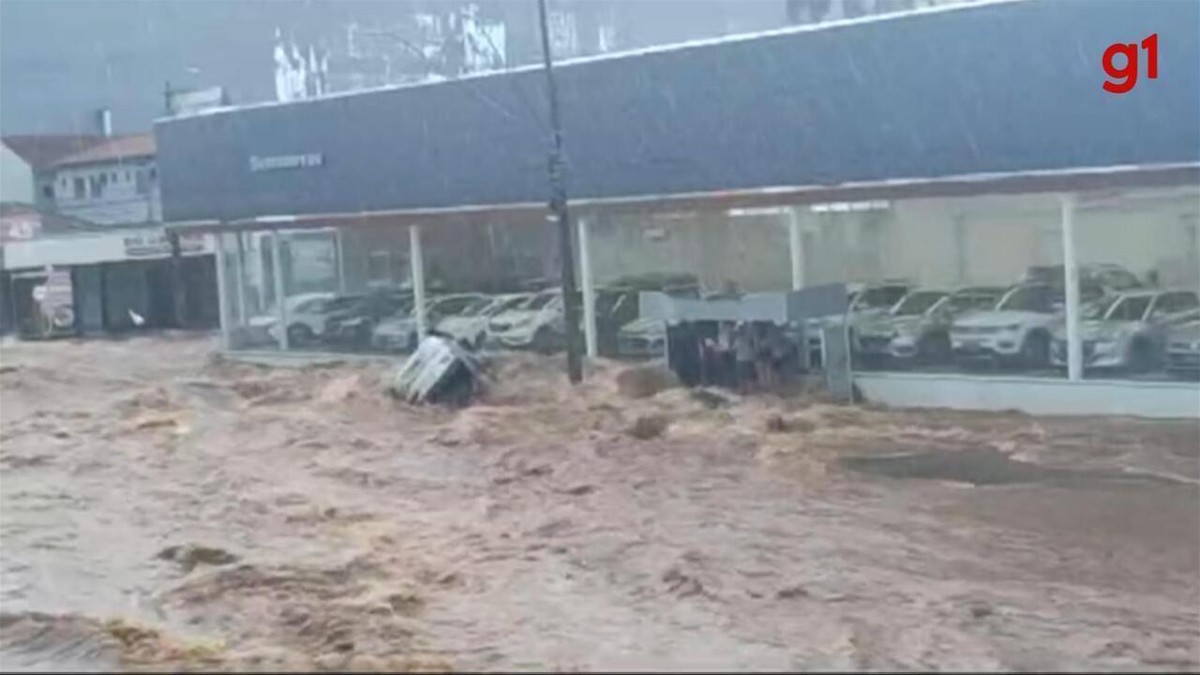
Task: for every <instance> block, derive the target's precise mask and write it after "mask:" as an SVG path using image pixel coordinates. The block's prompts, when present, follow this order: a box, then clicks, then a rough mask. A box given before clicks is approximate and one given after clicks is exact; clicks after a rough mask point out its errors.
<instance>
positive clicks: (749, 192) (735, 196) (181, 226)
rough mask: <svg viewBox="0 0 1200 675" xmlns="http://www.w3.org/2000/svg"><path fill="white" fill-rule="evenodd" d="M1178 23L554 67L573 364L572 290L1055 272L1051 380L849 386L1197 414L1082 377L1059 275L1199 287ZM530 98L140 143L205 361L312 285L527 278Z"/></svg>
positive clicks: (548, 231) (251, 111) (698, 49)
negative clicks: (570, 272)
mask: <svg viewBox="0 0 1200 675" xmlns="http://www.w3.org/2000/svg"><path fill="white" fill-rule="evenodd" d="M1196 25H1200V5H1197V4H1196V3H1183V2H1179V3H1144V2H1139V1H1138V0H1096V1H1094V2H1076V1H1062V2H1037V1H1021V0H1018V1H1003V2H994V3H984V4H978V5H969V6H964V7H949V8H940V9H932V10H921V11H914V12H908V13H903V14H896V15H890V16H880V17H870V18H866V19H856V20H849V21H841V22H833V23H829V24H823V25H817V26H801V27H794V28H787V29H781V30H777V31H772V32H769V33H759V34H753V35H745V36H734V37H729V38H723V39H719V40H710V41H700V42H695V43H687V44H681V45H671V46H665V47H661V48H653V49H648V50H643V51H639V52H633V53H625V54H614V55H606V56H601V57H594V58H586V59H577V60H573V61H568V62H564V63H562V64H559V65H558V66H557V67H556V73H555V74H556V78H557V81H558V92H559V96H560V100H561V109H562V122H563V128H564V143H565V150H566V157H567V167H568V190H569V193H570V204H571V209H572V215H573V220H574V223H575V232H574V234H575V242H574V243H575V246H576V250H577V255H576V258H577V260H578V262H579V275H578V276H579V279H580V285H581V286H582V288H583V290H584V301H585V302H584V305H585V317H586V320H585V328H589V329H590V330H588V333H589V334H590V335H591V339H589V347H591V348H593V349H594V344H595V339H594V333H595V329H594V327H593V326H594V312H592V311H591V305H592V303H591V298H592V291H593V289H594V288H595V287H597V286H602V285H604V284H605V283H606V282H608V281H610V280H612V279H615V278H618V277H626V276H629V275H632V274H640V273H647V272H687V273H693V274H695V275H696V276H697V277H698V278H699V279H700V280H701V282H702V283H703V284H704V285H705V286H706V287H709V288H712V289H717V288H721V287H723V286H728V285H729V284H733V285H736V286H738V287H740V288H742V289H744V290H770V289H776V290H782V289H788V288H802V287H805V286H810V285H815V284H821V283H827V282H846V283H863V284H870V283H873V282H882V281H886V280H896V279H904V280H907V283H910V284H911V285H912V287H913V288H936V289H945V290H946V291H953V290H954V289H958V288H963V287H974V286H995V287H1006V286H1011V285H1013V284H1016V283H1018V282H1019V281H1021V280H1022V279H1023V278H1026V277H1027V276H1028V274H1029V273H1030V270H1033V269H1042V270H1044V269H1047V268H1049V269H1060V270H1062V275H1061V277H1062V278H1061V282H1060V285H1061V287H1062V288H1063V289H1064V291H1063V303H1062V304H1063V305H1064V306H1063V307H1062V308H1061V309H1062V311H1061V316H1057V317H1056V319H1055V320H1056V321H1057V322H1058V323H1059V324H1061V333H1062V335H1064V336H1065V338H1064V340H1065V345H1066V354H1067V358H1066V359H1065V367H1064V368H1062V369H1061V371H1060V370H1055V369H1053V368H1045V369H1042V370H1039V371H1037V372H1032V371H1031V372H1020V371H1019V372H1010V371H1005V370H994V371H993V370H989V369H984V370H980V369H966V370H959V369H954V368H948V367H939V368H931V369H925V370H911V369H906V370H904V371H895V370H888V369H885V370H882V371H870V372H860V373H857V374H856V377H855V381H856V383H857V385H858V387H859V389H860V390H861V391H862V392H863V393H864V395H866V396H867V397H868V398H873V399H876V400H881V401H884V402H887V403H890V404H896V405H922V406H948V407H965V408H983V409H1009V408H1017V409H1024V410H1028V411H1030V412H1047V413H1081V412H1103V413H1127V414H1137V415H1149V416H1167V417H1178V416H1198V415H1200V406H1198V405H1197V401H1198V400H1200V387H1198V386H1197V384H1196V383H1195V382H1192V381H1175V380H1169V379H1166V378H1161V377H1157V376H1154V375H1153V374H1150V373H1147V374H1142V375H1141V376H1138V377H1133V378H1131V377H1128V376H1127V375H1126V374H1124V373H1107V372H1093V371H1092V370H1090V369H1089V368H1088V367H1087V366H1088V361H1087V359H1088V358H1090V354H1091V352H1090V351H1089V350H1090V349H1091V348H1092V345H1090V343H1089V337H1088V335H1089V333H1088V330H1090V328H1089V323H1088V321H1089V320H1088V318H1087V317H1086V316H1085V314H1086V308H1085V307H1084V306H1083V299H1081V294H1080V289H1079V283H1078V278H1079V277H1078V275H1077V274H1076V270H1078V269H1079V268H1081V267H1087V266H1091V267H1095V266H1107V267H1112V268H1119V269H1121V270H1124V271H1127V272H1129V273H1130V274H1132V275H1133V276H1136V277H1137V278H1138V279H1140V280H1142V281H1144V284H1145V285H1146V286H1147V287H1149V288H1160V289H1191V290H1195V289H1196V287H1197V286H1200V237H1198V226H1200V124H1198V123H1197V120H1198V119H1200V116H1198V112H1200V69H1197V68H1196V64H1197V63H1200V35H1198V34H1197V31H1196V30H1195V26H1196ZM1150 35H1157V36H1158V37H1157V54H1156V57H1157V64H1156V66H1157V72H1156V73H1155V74H1156V77H1153V78H1151V77H1149V74H1148V73H1147V72H1145V71H1142V73H1141V77H1140V78H1139V80H1138V81H1137V83H1136V86H1134V87H1133V88H1132V89H1130V90H1129V91H1128V92H1126V93H1122V94H1114V93H1110V92H1109V91H1106V90H1105V88H1104V87H1103V83H1104V82H1105V81H1106V80H1107V79H1109V75H1107V74H1106V73H1105V70H1104V67H1103V63H1102V60H1103V58H1104V54H1105V52H1106V50H1107V49H1108V47H1109V46H1110V45H1112V44H1113V43H1141V41H1142V40H1143V39H1144V38H1146V37H1147V36H1150ZM1143 65H1145V64H1143ZM545 84H546V79H545V74H544V73H543V72H542V71H541V70H540V69H539V68H520V69H514V70H509V71H504V72H497V73H491V74H483V75H476V76H469V77H464V78H461V79H458V80H451V81H444V82H436V83H426V84H418V85H407V86H398V87H388V88H382V89H377V90H369V91H363V92H358V93H353V94H345V95H335V96H327V97H323V98H317V99H312V100H307V101H300V102H294V103H286V104H264V105H256V106H246V107H237V108H228V109H219V110H215V111H210V112H206V113H202V114H196V115H192V116H185V117H179V118H172V119H167V120H162V121H161V122H160V123H158V124H157V125H156V128H155V133H156V137H157V144H158V163H159V170H160V174H161V181H162V200H163V213H164V219H165V220H166V221H167V222H168V224H169V226H170V227H172V228H174V229H176V230H178V231H188V232H211V233H213V234H214V235H215V249H216V251H217V255H218V269H219V274H218V278H219V282H220V289H221V290H220V294H221V300H222V302H221V317H222V319H221V324H222V332H223V336H224V339H225V345H226V347H227V348H230V349H238V348H239V347H240V345H239V344H237V340H236V335H237V334H238V330H237V329H238V328H239V327H244V326H246V325H247V322H249V321H250V320H251V319H252V318H253V317H254V316H255V315H259V314H262V313H264V312H277V313H278V312H286V306H287V303H280V302H278V299H279V298H286V297H291V296H293V295H296V294H299V293H305V292H311V291H314V290H323V291H329V292H331V293H354V292H362V291H365V290H367V289H370V288H399V289H411V290H412V291H413V292H414V293H415V294H416V296H417V297H418V298H421V297H423V296H424V294H425V289H426V288H427V287H428V288H430V289H431V290H432V289H433V288H434V286H433V282H436V283H437V284H438V286H439V287H442V288H446V289H451V290H466V289H474V290H481V291H487V292H499V291H506V290H513V289H516V288H518V287H520V285H521V284H522V283H524V282H525V281H527V280H530V279H536V278H550V279H551V282H550V283H553V280H552V279H553V277H554V275H555V273H556V270H557V269H558V262H557V259H556V255H557V253H556V252H557V244H556V242H555V236H556V234H555V229H554V227H553V224H552V223H550V222H549V221H548V220H547V216H548V208H547V202H548V195H549V190H548V180H547V171H546V166H547V154H548V149H549V145H550V133H549V121H548V115H547V106H546V103H545V102H546V90H545ZM422 306H423V305H422V304H421V303H418V307H422ZM279 319H280V320H281V322H282V323H284V324H285V325H286V316H280V317H279ZM1150 319H1153V317H1149V318H1148V319H1147V320H1150ZM418 322H419V323H420V318H419V321H418ZM1168 328H1169V327H1166V326H1164V327H1162V328H1161V330H1162V331H1166V330H1168ZM1056 330H1058V329H1056ZM1164 334H1165V333H1164ZM1047 337H1048V335H1047ZM276 346H277V348H279V349H288V348H289V346H290V345H289V344H288V340H287V335H286V332H281V333H280V339H279V342H278V344H277V345H276Z"/></svg>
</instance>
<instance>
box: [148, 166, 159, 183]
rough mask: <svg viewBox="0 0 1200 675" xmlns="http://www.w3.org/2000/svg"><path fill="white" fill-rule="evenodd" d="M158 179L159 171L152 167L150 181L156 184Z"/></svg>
mask: <svg viewBox="0 0 1200 675" xmlns="http://www.w3.org/2000/svg"><path fill="white" fill-rule="evenodd" d="M156 178H158V169H155V168H154V167H150V181H151V182H154V180H155V179H156Z"/></svg>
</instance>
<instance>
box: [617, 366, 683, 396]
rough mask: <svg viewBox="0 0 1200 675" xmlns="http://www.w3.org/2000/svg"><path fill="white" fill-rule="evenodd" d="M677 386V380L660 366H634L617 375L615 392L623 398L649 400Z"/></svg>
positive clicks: (673, 374)
mask: <svg viewBox="0 0 1200 675" xmlns="http://www.w3.org/2000/svg"><path fill="white" fill-rule="evenodd" d="M677 386H679V378H677V377H676V376H675V373H672V372H671V371H669V370H667V369H666V368H663V367H662V366H635V367H633V368H626V369H625V370H623V371H621V372H619V373H617V391H618V392H619V393H620V394H621V395H622V396H624V397H625V398H635V399H636V398H649V397H651V396H654V395H655V394H657V393H658V392H660V391H663V390H665V389H670V388H672V387H677Z"/></svg>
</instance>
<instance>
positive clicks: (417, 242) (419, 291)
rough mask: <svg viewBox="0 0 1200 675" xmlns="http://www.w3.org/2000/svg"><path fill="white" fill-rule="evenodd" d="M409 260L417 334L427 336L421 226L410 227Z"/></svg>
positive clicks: (422, 336)
mask: <svg viewBox="0 0 1200 675" xmlns="http://www.w3.org/2000/svg"><path fill="white" fill-rule="evenodd" d="M408 260H409V266H410V267H411V268H412V287H413V313H415V314H416V316H417V335H418V336H419V337H421V338H424V337H425V331H427V330H428V329H429V327H428V326H427V325H426V323H425V255H424V253H423V252H422V251H421V226H420V225H413V226H412V227H409V228H408Z"/></svg>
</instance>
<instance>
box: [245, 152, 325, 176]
mask: <svg viewBox="0 0 1200 675" xmlns="http://www.w3.org/2000/svg"><path fill="white" fill-rule="evenodd" d="M324 163H325V155H323V154H321V153H319V152H310V153H307V154H302V155H276V156H274V157H255V156H251V157H250V170H251V171H254V172H258V171H282V170H285V169H311V168H313V167H318V166H321V165H323V164H324Z"/></svg>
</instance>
